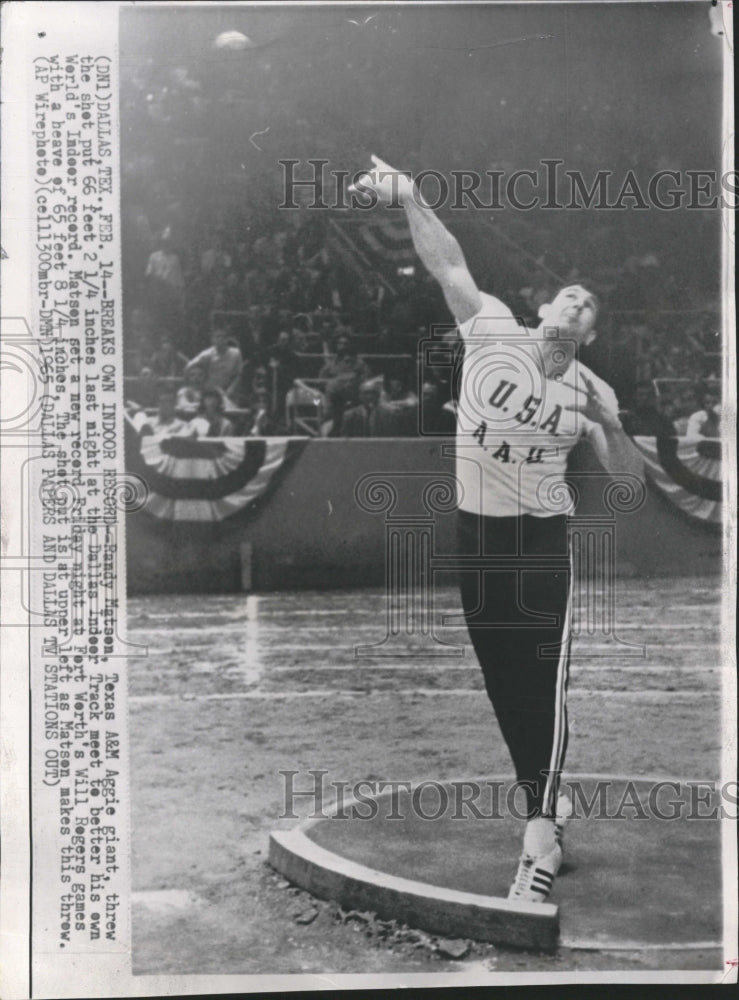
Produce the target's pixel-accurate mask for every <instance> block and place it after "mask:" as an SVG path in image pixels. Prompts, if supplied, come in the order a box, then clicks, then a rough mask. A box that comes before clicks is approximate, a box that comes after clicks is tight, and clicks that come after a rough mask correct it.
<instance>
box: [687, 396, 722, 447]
mask: <svg viewBox="0 0 739 1000" xmlns="http://www.w3.org/2000/svg"><path fill="white" fill-rule="evenodd" d="M696 395H697V397H698V399H699V400H700V406H701V408H700V409H699V410H696V411H695V413H691V415H690V417H689V418H688V425H687V427H686V429H685V436H686V437H709V438H717V437H719V436H720V432H719V428H720V416H721V415H720V405H719V400H720V397H719V394H718V392H717V390H716V389H715V387H714V386H711V385H704V386H701V387H700V388H699V389H698V390H697V393H696Z"/></svg>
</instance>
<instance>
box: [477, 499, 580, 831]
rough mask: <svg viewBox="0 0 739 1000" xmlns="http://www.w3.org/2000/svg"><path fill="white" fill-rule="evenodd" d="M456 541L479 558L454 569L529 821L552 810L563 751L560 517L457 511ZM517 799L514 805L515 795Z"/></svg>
mask: <svg viewBox="0 0 739 1000" xmlns="http://www.w3.org/2000/svg"><path fill="white" fill-rule="evenodd" d="M458 543H459V552H460V555H461V556H462V557H472V556H478V557H480V556H482V557H483V558H482V559H481V560H480V562H481V563H482V565H478V566H477V567H475V568H474V569H463V570H462V571H461V572H460V576H459V579H460V590H461V596H462V606H463V608H464V614H465V619H466V621H467V628H468V631H469V634H470V639H471V640H472V644H473V646H474V649H475V653H476V654H477V658H478V660H479V662H480V666H481V668H482V672H483V676H484V678H485V687H486V689H487V693H488V697H489V698H490V701H491V702H492V705H493V708H494V710H495V714H496V716H497V719H498V723H499V725H500V729H501V732H502V733H503V737H504V739H505V741H506V744H507V745H508V749H509V750H510V753H511V757H512V758H513V764H514V767H515V770H516V777H517V779H518V781H519V782H521V783H526V784H524V788H525V789H526V793H525V795H526V804H527V818H529V819H531V818H533V817H535V816H554V810H555V805H556V800H557V791H558V785H559V774H560V772H561V769H562V766H563V764H564V758H565V752H566V750H567V707H566V690H567V675H568V668H569V647H570V628H569V601H570V572H569V560H568V543H567V518H566V517H563V516H555V517H532V516H530V515H528V514H525V515H523V516H521V517H478V516H477V515H475V514H470V513H468V512H466V511H463V510H460V511H459V512H458ZM495 557H497V559H496V558H495ZM515 802H516V805H517V808H519V809H520V808H521V806H522V805H523V796H522V795H521V793H520V792H519V793H518V794H517V795H516V798H515Z"/></svg>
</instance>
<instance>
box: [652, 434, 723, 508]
mask: <svg viewBox="0 0 739 1000" xmlns="http://www.w3.org/2000/svg"><path fill="white" fill-rule="evenodd" d="M633 441H634V444H635V445H636V447H637V448H638V449H639V452H640V453H641V456H642V458H643V459H644V465H645V468H646V472H647V476H648V477H649V481H650V482H651V484H652V485H653V486H654V487H655V488H656V489H657V491H658V492H659V493H660V494H661V495H662V496H664V497H666V498H667V500H669V501H670V503H672V504H673V505H674V506H676V507H677V508H679V510H681V511H682V512H683V513H684V514H687V515H688V516H689V517H690V518H692V519H694V520H696V521H701V522H703V523H704V524H710V525H719V524H720V523H721V498H722V481H721V477H722V473H721V442H720V441H718V440H715V439H712V438H685V437H682V438H678V437H657V438H656V437H635V438H633Z"/></svg>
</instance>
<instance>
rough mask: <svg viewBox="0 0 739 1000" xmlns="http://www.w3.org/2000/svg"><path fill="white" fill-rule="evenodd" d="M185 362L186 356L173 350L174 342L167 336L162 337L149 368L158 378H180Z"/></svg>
mask: <svg viewBox="0 0 739 1000" xmlns="http://www.w3.org/2000/svg"><path fill="white" fill-rule="evenodd" d="M186 364H187V358H186V357H185V355H184V354H181V353H180V352H179V351H177V350H175V346H174V342H173V341H172V338H171V337H169V336H165V337H163V338H162V341H161V343H160V344H159V347H158V348H157V349H156V350H155V351H154V353H153V354H152V356H151V361H150V367H151V370H152V371H153V372H154V374H155V375H156V376H157V377H158V378H180V377H181V376H182V374H183V372H184V371H185V365H186Z"/></svg>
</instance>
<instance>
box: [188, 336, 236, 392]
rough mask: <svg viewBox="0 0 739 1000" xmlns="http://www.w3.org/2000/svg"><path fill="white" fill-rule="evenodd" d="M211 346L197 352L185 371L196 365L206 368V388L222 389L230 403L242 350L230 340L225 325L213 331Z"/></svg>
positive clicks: (234, 389) (234, 390)
mask: <svg viewBox="0 0 739 1000" xmlns="http://www.w3.org/2000/svg"><path fill="white" fill-rule="evenodd" d="M211 341H212V343H211V346H210V347H206V349H205V350H204V351H201V352H200V354H197V355H196V356H195V357H194V358H193V359H192V360H191V361H189V362H188V363H187V367H186V368H185V371H186V372H187V371H188V370H189V369H190V368H192V367H194V366H195V365H199V366H200V367H201V368H204V369H205V385H204V388H205V389H220V390H221V392H223V393H224V395H225V396H226V401H227V402H228V404H229V405H234V404H233V402H232V400H233V397H234V396H236V393H237V390H238V386H239V381H240V379H241V369H242V367H243V364H244V360H243V358H242V357H241V351H240V350H239V349H238V347H236V346H235V344H233V343H230V342H229V337H228V333H227V332H226V330H224V329H223V327H216V328H215V329H214V330H213V331H212V333H211Z"/></svg>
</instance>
